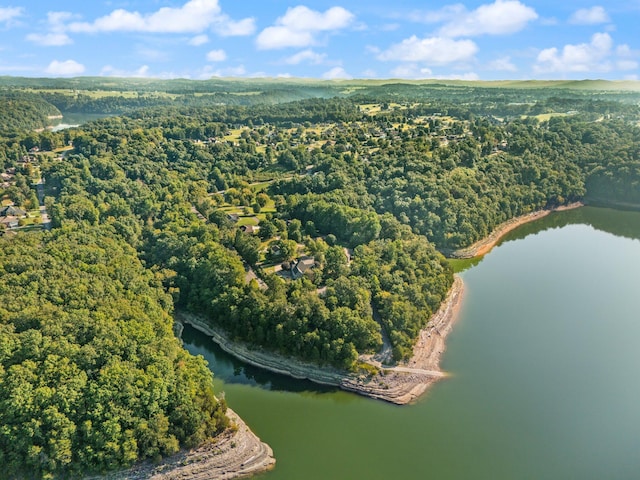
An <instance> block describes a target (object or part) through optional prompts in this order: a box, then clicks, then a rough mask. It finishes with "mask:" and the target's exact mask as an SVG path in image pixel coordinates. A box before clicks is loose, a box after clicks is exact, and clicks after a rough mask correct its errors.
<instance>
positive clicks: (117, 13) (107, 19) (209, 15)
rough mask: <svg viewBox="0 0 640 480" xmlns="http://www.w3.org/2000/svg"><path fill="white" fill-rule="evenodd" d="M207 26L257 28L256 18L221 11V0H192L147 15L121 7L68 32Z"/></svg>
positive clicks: (225, 31) (230, 30) (227, 31)
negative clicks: (238, 16)
mask: <svg viewBox="0 0 640 480" xmlns="http://www.w3.org/2000/svg"><path fill="white" fill-rule="evenodd" d="M208 28H213V29H214V30H215V31H216V32H218V33H219V34H220V35H249V34H251V33H253V32H254V31H255V25H254V19H252V18H245V19H243V20H240V21H238V22H236V21H234V20H231V19H230V18H229V17H228V16H227V15H225V14H223V13H222V11H221V9H220V6H219V5H218V0H190V1H188V2H187V3H185V4H184V5H183V6H181V7H178V8H172V7H162V8H160V9H159V10H157V11H156V12H153V13H148V14H141V13H140V12H131V11H128V10H124V9H118V10H114V11H112V12H111V13H110V14H108V15H105V16H103V17H100V18H98V19H96V20H94V21H93V22H91V23H89V22H74V23H71V24H70V25H68V29H69V31H72V32H82V33H96V32H147V33H197V32H203V31H204V30H206V29H208Z"/></svg>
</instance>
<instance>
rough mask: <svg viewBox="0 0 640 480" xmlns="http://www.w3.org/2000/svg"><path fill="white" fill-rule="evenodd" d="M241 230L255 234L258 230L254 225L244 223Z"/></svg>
mask: <svg viewBox="0 0 640 480" xmlns="http://www.w3.org/2000/svg"><path fill="white" fill-rule="evenodd" d="M240 230H242V231H243V232H244V233H247V234H249V235H253V234H254V233H255V231H256V229H255V227H254V226H253V225H242V226H241V227H240Z"/></svg>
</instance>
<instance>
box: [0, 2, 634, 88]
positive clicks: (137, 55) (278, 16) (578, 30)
mask: <svg viewBox="0 0 640 480" xmlns="http://www.w3.org/2000/svg"><path fill="white" fill-rule="evenodd" d="M1 1H2V0H0V2H1ZM638 23H640V0H625V1H619V0H613V1H611V0H610V1H608V2H606V3H605V2H602V3H592V2H588V1H582V0H580V1H578V0H564V1H558V0H553V1H551V0H540V1H531V2H529V1H527V0H493V1H491V0H485V1H470V0H466V1H464V2H463V3H459V2H456V1H455V0H454V1H452V2H438V3H436V2H427V1H417V0H404V1H402V2H397V1H396V2H393V1H389V0H385V1H382V0H366V1H365V0H344V1H342V2H340V1H325V0H307V1H304V0H303V1H301V2H300V3H298V2H296V1H294V0H145V1H142V0H112V1H94V0H92V1H82V2H80V1H70V0H56V1H55V2H45V1H43V0H33V1H28V2H25V1H22V2H21V1H20V0H16V1H13V2H10V3H0V75H14V76H48V77H57V76H83V75H90V76H94V75H103V76H126V77H133V76H139V77H161V78H175V77H181V78H194V79H203V78H210V77H212V76H225V77H228V76H234V77H264V76H268V77H278V76H281V77H312V78H327V79H338V78H461V79H481V80H500V79H530V78H536V79H583V78H603V79H615V80H622V79H634V80H637V79H638V78H639V77H640V68H639V67H640V35H638V34H637V33H636V30H637V25H638Z"/></svg>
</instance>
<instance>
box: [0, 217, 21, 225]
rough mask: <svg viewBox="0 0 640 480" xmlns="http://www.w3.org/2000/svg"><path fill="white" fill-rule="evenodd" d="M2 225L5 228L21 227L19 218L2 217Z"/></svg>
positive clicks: (0, 221) (0, 223)
mask: <svg viewBox="0 0 640 480" xmlns="http://www.w3.org/2000/svg"><path fill="white" fill-rule="evenodd" d="M0 225H4V228H16V227H17V226H18V225H20V219H18V217H0Z"/></svg>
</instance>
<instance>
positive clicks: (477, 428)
mask: <svg viewBox="0 0 640 480" xmlns="http://www.w3.org/2000/svg"><path fill="white" fill-rule="evenodd" d="M475 263H476V264H475V265H473V266H471V267H470V268H468V269H467V270H465V271H464V272H462V273H461V275H462V277H463V279H464V282H465V297H464V303H463V306H462V311H461V314H460V317H459V319H458V321H457V323H456V325H455V327H454V330H453V333H451V335H450V336H449V338H448V348H447V351H446V354H445V355H444V359H443V365H442V366H443V368H444V370H446V371H447V372H450V374H451V377H450V378H448V379H446V380H444V381H441V382H440V383H438V384H436V385H435V386H434V387H432V388H431V389H430V390H429V391H428V392H427V394H426V395H425V396H424V397H422V398H421V400H420V401H419V403H417V404H416V405H410V406H404V407H398V406H394V405H389V404H385V403H382V402H379V401H374V400H370V399H367V398H363V397H359V396H357V395H355V394H350V393H346V392H342V391H337V390H334V389H328V388H320V387H317V386H315V385H314V384H312V383H309V382H300V381H294V380H291V379H288V378H285V377H281V376H277V375H273V374H270V373H267V372H263V371H261V370H259V369H256V368H253V367H250V366H246V365H244V364H242V363H240V362H237V361H235V360H233V359H232V358H230V357H229V356H228V355H226V354H224V352H222V351H221V350H220V349H218V348H217V347H216V346H215V345H213V344H212V343H211V342H210V341H209V340H208V339H207V338H206V337H205V336H203V335H202V334H200V333H198V332H196V331H195V330H193V329H190V328H188V327H187V328H186V329H185V333H184V339H185V346H186V347H187V348H188V349H189V351H191V352H192V353H194V354H202V355H204V357H205V358H206V359H207V360H208V361H209V364H210V367H211V369H212V370H213V372H214V374H215V376H216V387H217V390H218V391H219V392H220V391H224V392H225V395H226V398H227V400H228V403H229V405H230V406H231V407H232V408H233V409H234V410H235V411H236V412H238V413H239V414H240V416H242V418H243V419H244V420H245V421H246V422H247V423H248V424H249V425H250V426H251V428H252V429H253V430H254V431H255V432H256V433H257V434H258V435H259V436H260V437H261V438H262V439H263V440H264V441H265V442H267V443H269V444H270V445H271V446H272V448H273V450H274V453H275V456H276V458H277V465H276V469H275V470H274V471H272V472H270V473H267V474H265V475H263V476H261V477H260V478H261V479H265V480H276V479H291V480H293V479H302V478H304V479H318V480H320V479H323V480H324V479H345V480H347V479H348V480H354V479H367V480H373V479H380V480H382V479H385V480H389V479H393V480H396V479H422V478H424V479H426V478H433V479H542V478H544V479H569V478H572V479H573V478H574V479H581V480H584V479H604V478H606V479H632V478H639V476H640V382H639V381H638V371H639V369H640V348H639V347H640V322H639V321H638V320H639V319H640V315H639V313H638V312H640V213H639V212H623V211H615V210H609V209H602V208H592V207H585V208H581V209H578V210H572V211H566V212H558V213H554V214H551V215H549V216H547V217H545V218H543V219H541V220H539V221H537V222H535V223H531V224H527V225H524V226H522V227H521V228H519V229H517V230H515V231H513V232H511V233H510V234H509V235H508V236H507V237H505V239H504V241H503V242H502V243H501V245H499V246H498V247H496V248H494V250H493V251H492V252H490V253H489V254H488V255H486V256H485V257H484V258H483V259H482V260H481V261H479V262H475Z"/></svg>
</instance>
